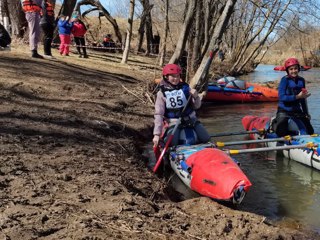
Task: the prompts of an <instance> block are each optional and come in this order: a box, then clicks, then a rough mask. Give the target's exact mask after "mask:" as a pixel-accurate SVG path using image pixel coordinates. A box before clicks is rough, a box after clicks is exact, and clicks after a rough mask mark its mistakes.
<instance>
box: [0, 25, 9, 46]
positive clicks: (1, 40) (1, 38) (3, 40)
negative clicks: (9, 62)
mask: <svg viewBox="0 0 320 240" xmlns="http://www.w3.org/2000/svg"><path fill="white" fill-rule="evenodd" d="M10 43H11V37H10V35H9V33H8V32H7V30H6V29H5V28H4V26H3V25H2V24H1V23H0V47H3V48H6V47H8V45H10Z"/></svg>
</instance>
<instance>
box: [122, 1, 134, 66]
mask: <svg viewBox="0 0 320 240" xmlns="http://www.w3.org/2000/svg"><path fill="white" fill-rule="evenodd" d="M134 6H135V0H130V12H129V18H128V27H127V38H126V44H125V48H124V51H123V55H122V60H121V63H123V64H124V63H127V61H128V56H129V51H130V43H131V36H132V23H133V14H134Z"/></svg>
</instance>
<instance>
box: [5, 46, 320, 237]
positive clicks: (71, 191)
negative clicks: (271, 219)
mask: <svg viewBox="0 0 320 240" xmlns="http://www.w3.org/2000/svg"><path fill="white" fill-rule="evenodd" d="M25 48H27V46H25ZM54 54H55V55H57V52H54ZM120 60H121V56H118V55H111V54H110V55H104V54H90V58H89V59H78V58H77V57H76V56H75V55H71V56H70V57H68V58H66V57H65V58H63V57H60V56H59V57H58V59H57V60H55V61H49V60H34V59H30V58H29V53H28V52H27V51H24V50H21V49H16V48H15V47H13V48H12V51H11V52H0V71H1V76H0V86H1V90H0V98H1V112H0V114H1V117H0V123H1V128H0V129H1V130H0V133H1V135H0V148H1V155H0V190H1V191H0V199H1V201H0V229H1V231H0V238H1V239H316V238H317V237H318V236H316V235H313V236H312V235H310V234H309V233H308V234H307V233H305V232H301V231H298V230H294V229H289V228H284V227H279V226H274V225H272V224H270V223H268V221H267V220H266V219H265V218H264V217H263V216H258V215H254V214H251V213H247V212H240V211H236V210H232V209H229V208H227V207H224V206H222V205H219V204H217V203H215V202H213V201H211V200H210V199H207V198H196V199H192V200H187V201H184V202H180V203H174V202H171V201H170V200H169V198H168V197H167V191H166V184H165V181H164V179H160V178H158V177H157V176H155V175H154V174H153V173H151V172H150V171H149V170H148V169H147V168H146V164H145V160H144V159H143V157H142V155H141V148H140V147H141V146H142V145H143V144H145V142H146V141H149V140H150V139H151V126H152V119H153V116H152V112H153V107H152V105H151V104H150V103H149V100H148V98H146V97H145V96H144V94H143V91H144V90H145V88H146V87H145V86H146V80H148V79H152V78H153V74H152V72H153V70H152V68H153V67H154V66H152V64H151V63H152V62H154V61H155V60H154V59H147V60H146V59H144V58H135V59H133V60H131V61H130V65H128V66H126V65H121V64H119V62H120ZM146 61H149V63H148V62H146Z"/></svg>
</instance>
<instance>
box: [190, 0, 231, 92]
mask: <svg viewBox="0 0 320 240" xmlns="http://www.w3.org/2000/svg"><path fill="white" fill-rule="evenodd" d="M236 2H237V0H228V1H227V2H226V5H225V7H224V9H223V12H222V14H221V16H220V17H219V20H218V22H217V24H216V26H215V29H214V33H213V35H212V37H211V40H210V44H209V50H207V52H209V51H210V52H211V54H214V55H215V54H216V53H217V52H218V50H219V44H220V42H221V39H222V35H223V33H224V31H225V29H226V26H227V24H228V22H229V20H230V18H231V15H232V12H233V10H234V6H235V4H236ZM211 61H212V60H211ZM206 64H207V59H205V58H203V59H202V61H201V64H200V66H199V68H198V69H197V71H196V73H195V75H194V76H193V78H192V79H191V82H190V86H192V87H195V85H196V83H199V84H201V85H205V84H206V78H205V77H204V76H206V75H207V74H208V73H207V72H204V70H205V66H206ZM200 81H201V82H200Z"/></svg>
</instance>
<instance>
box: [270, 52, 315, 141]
mask: <svg viewBox="0 0 320 240" xmlns="http://www.w3.org/2000/svg"><path fill="white" fill-rule="evenodd" d="M284 66H285V69H286V72H287V75H286V76H284V77H283V78H282V79H281V81H280V84H279V88H278V94H279V104H278V111H277V117H276V124H275V125H276V127H275V129H274V130H275V132H276V133H277V135H278V136H280V137H282V136H285V135H296V134H298V133H297V132H292V131H290V130H289V129H288V125H289V124H288V121H289V119H298V121H299V120H300V121H301V122H302V123H303V124H304V127H305V129H304V130H305V134H313V133H314V130H313V127H312V125H311V123H310V115H309V113H308V106H307V102H306V99H307V98H308V97H309V96H310V95H311V94H310V93H308V92H307V91H306V90H305V87H306V86H305V80H304V78H302V77H300V76H299V75H298V73H299V71H300V64H299V61H298V59H296V58H288V59H287V60H286V61H285V63H284ZM298 125H299V124H298ZM299 128H300V127H299Z"/></svg>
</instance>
